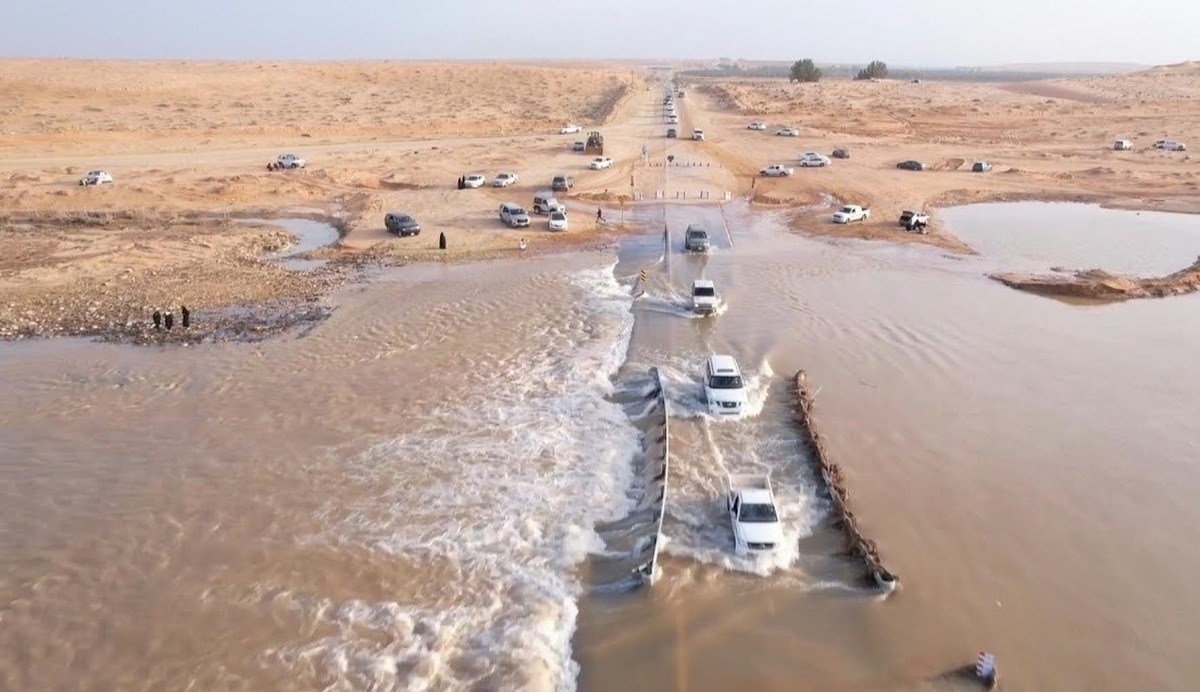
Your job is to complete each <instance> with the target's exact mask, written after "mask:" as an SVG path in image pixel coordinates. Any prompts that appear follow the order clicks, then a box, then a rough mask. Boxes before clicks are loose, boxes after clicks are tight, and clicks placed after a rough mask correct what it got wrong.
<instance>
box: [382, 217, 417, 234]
mask: <svg viewBox="0 0 1200 692" xmlns="http://www.w3.org/2000/svg"><path fill="white" fill-rule="evenodd" d="M383 225H384V227H385V228H387V232H388V233H395V234H396V235H398V236H406V235H421V224H419V223H417V220H416V219H414V218H413V217H412V216H410V215H409V214H401V213H399V212H393V213H391V214H388V215H387V216H385V217H383Z"/></svg>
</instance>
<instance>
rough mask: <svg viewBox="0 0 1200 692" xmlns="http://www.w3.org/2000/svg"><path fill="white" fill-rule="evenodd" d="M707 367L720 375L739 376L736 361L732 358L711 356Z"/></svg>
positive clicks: (739, 372)
mask: <svg viewBox="0 0 1200 692" xmlns="http://www.w3.org/2000/svg"><path fill="white" fill-rule="evenodd" d="M708 366H709V368H711V369H712V371H713V372H715V373H717V374H720V375H740V374H742V373H741V371H740V370H739V369H738V364H737V361H736V360H734V359H733V356H722V355H713V356H709V358H708Z"/></svg>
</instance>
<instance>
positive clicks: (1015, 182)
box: [697, 63, 1200, 261]
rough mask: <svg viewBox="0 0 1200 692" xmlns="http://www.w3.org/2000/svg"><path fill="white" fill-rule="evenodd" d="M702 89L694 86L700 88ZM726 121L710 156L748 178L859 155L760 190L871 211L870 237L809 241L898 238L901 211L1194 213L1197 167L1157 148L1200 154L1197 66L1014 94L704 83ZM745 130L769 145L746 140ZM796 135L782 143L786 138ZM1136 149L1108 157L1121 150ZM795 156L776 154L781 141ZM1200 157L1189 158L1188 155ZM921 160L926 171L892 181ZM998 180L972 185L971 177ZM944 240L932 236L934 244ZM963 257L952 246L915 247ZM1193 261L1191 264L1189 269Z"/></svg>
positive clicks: (979, 88) (1021, 86) (996, 87)
mask: <svg viewBox="0 0 1200 692" xmlns="http://www.w3.org/2000/svg"><path fill="white" fill-rule="evenodd" d="M697 81H699V80H697ZM701 84H702V86H701V90H702V91H703V92H705V94H704V96H705V98H706V99H707V100H708V101H709V102H710V103H711V107H712V110H714V111H716V112H717V113H719V114H714V115H712V116H710V117H709V128H710V129H714V130H717V131H718V132H721V133H723V134H724V138H721V137H713V138H710V139H711V140H712V144H713V145H717V146H720V147H722V148H723V149H725V150H726V151H729V152H734V153H736V155H737V158H738V159H740V161H738V162H731V165H737V164H738V163H740V164H741V166H742V167H743V168H744V169H746V170H757V168H758V167H760V166H762V165H765V164H766V163H785V162H790V161H794V160H795V156H796V155H797V154H798V153H800V152H802V151H817V152H821V153H824V154H829V153H830V152H831V151H832V150H833V149H834V148H838V147H844V148H848V149H849V150H850V151H851V156H852V158H851V159H850V160H849V161H846V162H844V165H843V163H842V162H836V161H835V165H832V166H830V167H828V168H825V169H806V170H800V169H797V175H796V176H794V177H792V178H790V179H771V180H765V181H759V182H758V184H757V185H756V188H755V191H754V192H755V194H756V198H757V199H759V200H761V201H762V202H765V203H772V202H773V203H778V204H797V203H800V204H812V203H814V202H816V201H818V200H819V199H820V198H821V195H827V196H829V197H832V198H834V199H837V200H841V201H844V202H847V203H858V204H862V205H864V206H867V205H869V206H870V207H871V208H872V210H873V218H872V220H871V221H870V222H868V223H866V224H864V225H855V226H850V227H836V226H832V225H830V224H825V223H814V221H815V220H814V219H808V220H804V221H801V222H800V225H801V227H803V228H805V229H806V230H810V231H815V232H827V233H834V234H848V235H854V236H858V237H881V236H880V233H882V232H883V231H884V230H885V229H886V230H887V233H886V234H884V236H882V237H889V236H894V235H896V233H894V232H893V231H892V229H891V228H887V227H894V226H895V219H896V218H897V216H898V215H899V212H900V211H901V210H903V209H908V208H923V209H926V210H928V211H930V212H931V213H932V214H933V217H934V227H935V228H934V229H935V231H936V230H937V215H936V208H937V207H938V206H943V205H950V204H961V203H968V202H980V201H1000V200H1017V199H1045V200H1079V201H1083V200H1087V201H1097V202H1101V203H1104V204H1108V205H1111V206H1118V207H1130V208H1139V209H1143V208H1145V209H1159V210H1163V211H1189V212H1195V211H1200V166H1198V165H1197V160H1196V159H1195V158H1194V154H1193V153H1191V152H1170V151H1160V150H1156V149H1154V148H1153V143H1154V141H1155V140H1157V139H1165V138H1171V139H1176V140H1180V141H1183V142H1187V143H1194V142H1197V141H1200V138H1198V135H1200V104H1198V103H1197V101H1196V99H1195V97H1196V96H1197V95H1200V64H1196V63H1186V64H1182V65H1175V66H1167V67H1159V68H1154V69H1153V70H1149V71H1147V72H1144V73H1136V74H1131V75H1114V76H1106V77H1087V78H1079V79H1071V80H1046V81H1038V82H1024V83H1017V84H1007V85H1005V84H991V83H962V82H933V81H923V82H921V83H912V82H904V81H893V80H885V81H882V82H870V81H863V82H855V81H845V80H842V81H828V82H820V83H815V84H788V83H786V82H782V81H737V82H734V81H725V82H708V83H703V82H701ZM751 120H762V121H764V122H766V123H768V129H767V131H765V132H756V131H750V130H746V129H745V127H746V124H747V123H748V122H749V121H751ZM784 126H792V127H797V128H799V129H800V137H798V138H796V139H790V138H778V137H774V136H773V134H774V132H775V131H776V130H778V129H779V128H780V127H784ZM1116 139H1129V140H1132V141H1133V144H1134V148H1133V150H1131V151H1114V150H1113V149H1112V144H1113V141H1114V140H1116ZM779 140H783V141H786V142H788V144H789V145H790V146H781V145H780V141H779ZM1193 146H1195V145H1194V144H1193ZM906 159H917V160H920V161H923V162H924V163H925V164H926V165H927V166H928V170H927V171H924V172H914V171H904V170H896V169H895V168H894V166H895V164H896V163H897V162H900V161H903V160H906ZM975 161H988V162H990V163H991V164H993V166H994V169H993V170H992V171H991V172H988V173H972V172H971V170H970V168H971V164H972V163H973V162H975ZM936 235H938V234H936V233H935V234H934V236H936ZM916 240H920V241H924V242H935V243H938V244H942V245H945V246H947V247H953V248H959V249H961V245H960V244H959V243H957V242H956V241H955V240H954V239H952V238H949V237H948V236H945V235H944V234H942V235H941V238H940V239H939V238H938V237H930V238H917V239H916ZM1184 261H1186V258H1184Z"/></svg>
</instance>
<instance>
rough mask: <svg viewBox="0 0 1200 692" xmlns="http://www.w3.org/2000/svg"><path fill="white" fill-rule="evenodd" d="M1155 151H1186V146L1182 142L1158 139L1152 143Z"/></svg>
mask: <svg viewBox="0 0 1200 692" xmlns="http://www.w3.org/2000/svg"><path fill="white" fill-rule="evenodd" d="M1154 148H1155V149H1164V150H1166V151H1187V145H1186V144H1184V143H1183V142H1176V141H1175V140H1173V139H1160V140H1158V141H1157V142H1155V143H1154Z"/></svg>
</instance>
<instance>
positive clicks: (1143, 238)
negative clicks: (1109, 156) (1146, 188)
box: [941, 202, 1200, 276]
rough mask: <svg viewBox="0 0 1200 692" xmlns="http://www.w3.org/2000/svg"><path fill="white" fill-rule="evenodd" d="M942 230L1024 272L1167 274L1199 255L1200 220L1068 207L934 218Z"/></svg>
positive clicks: (992, 208)
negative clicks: (1023, 268)
mask: <svg viewBox="0 0 1200 692" xmlns="http://www.w3.org/2000/svg"><path fill="white" fill-rule="evenodd" d="M941 215H942V218H943V219H944V220H945V223H946V228H947V229H948V230H949V231H950V232H951V233H953V234H954V235H956V236H958V237H959V238H962V240H963V241H965V242H966V243H968V244H969V245H971V247H973V248H975V249H976V250H978V251H979V252H980V253H982V254H983V255H984V256H985V257H989V258H994V259H1004V260H1014V261H1017V262H1021V263H1022V264H1025V265H1029V268H1031V269H1040V270H1045V269H1049V268H1051V267H1064V268H1067V269H1094V268H1101V269H1106V270H1109V271H1113V272H1118V273H1123V274H1134V275H1141V276H1151V275H1161V274H1169V273H1171V272H1173V271H1177V270H1179V269H1182V268H1184V267H1186V266H1188V265H1189V264H1191V263H1192V262H1194V261H1195V260H1196V257H1197V256H1198V255H1200V215H1194V214H1172V213H1167V212H1152V211H1127V210H1123V209H1105V208H1103V207H1101V206H1099V205H1094V204H1076V203H1069V202H997V203H989V204H971V205H966V206H961V207H951V208H948V209H944V210H942V212H941Z"/></svg>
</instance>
